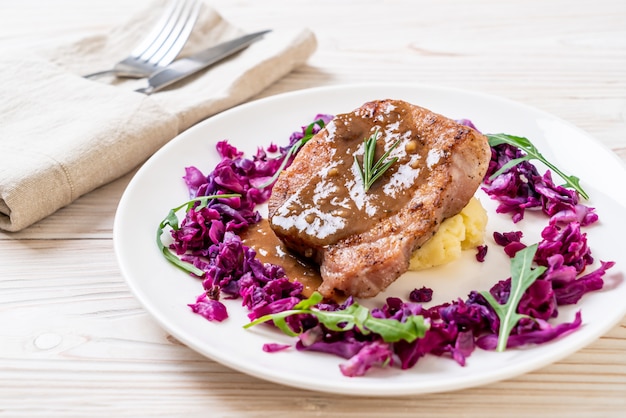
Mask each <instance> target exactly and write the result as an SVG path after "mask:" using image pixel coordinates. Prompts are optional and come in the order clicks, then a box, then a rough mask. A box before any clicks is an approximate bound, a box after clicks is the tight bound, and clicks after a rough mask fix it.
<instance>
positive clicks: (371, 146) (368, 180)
mask: <svg viewBox="0 0 626 418" xmlns="http://www.w3.org/2000/svg"><path fill="white" fill-rule="evenodd" d="M377 138H378V129H376V132H374V134H373V135H372V136H370V137H369V138H366V139H364V142H365V145H364V153H363V167H361V165H359V161H358V160H357V158H356V155H355V156H354V162H355V164H356V165H357V167H358V168H359V174H361V180H363V188H364V189H365V191H366V192H367V191H368V190H369V189H370V187H372V185H373V184H374V182H376V180H378V179H379V178H380V177H381V176H382V175H383V174H385V171H387V170H389V167H391V166H392V165H393V164H394V163H395V162H396V161H398V157H394V158H391V159H389V160H388V159H387V158H388V157H389V154H391V151H393V149H394V148H395V147H397V146H398V144H399V143H400V140H399V139H398V140H397V141H396V142H394V144H393V145H392V146H391V147H390V148H389V149H388V150H387V152H385V153H384V154H383V155H382V156H381V157H380V158H379V159H378V161H376V163H374V156H375V155H376V139H377Z"/></svg>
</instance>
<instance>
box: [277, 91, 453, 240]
mask: <svg viewBox="0 0 626 418" xmlns="http://www.w3.org/2000/svg"><path fill="white" fill-rule="evenodd" d="M407 112H408V109H407V108H406V106H403V105H401V104H399V105H394V104H391V103H388V104H387V105H386V107H385V108H384V109H383V111H382V112H378V113H377V114H376V115H375V116H374V115H372V114H368V111H367V109H365V108H362V109H360V111H359V112H353V113H349V114H342V115H338V116H336V117H335V119H334V120H333V121H331V122H330V123H329V124H328V125H327V127H326V130H327V131H328V136H327V139H326V141H325V145H327V146H328V147H329V148H330V153H331V155H332V157H333V158H332V159H331V160H330V161H329V162H328V164H327V165H324V166H322V167H319V168H318V170H317V172H316V173H314V174H313V175H312V176H311V177H310V179H309V180H308V182H307V185H306V186H305V187H301V188H300V189H299V190H298V191H297V193H295V194H293V195H292V196H290V197H289V198H288V200H287V202H285V204H284V205H282V206H281V207H280V208H278V210H277V211H276V212H275V213H274V214H273V216H272V225H273V228H274V229H277V230H279V231H280V232H281V233H282V234H296V235H299V236H300V238H301V239H303V240H306V241H308V242H312V243H315V244H316V245H322V246H323V245H328V244H332V243H335V242H337V241H339V240H341V239H343V238H345V237H347V236H350V235H354V234H359V233H362V232H364V231H367V230H368V229H370V228H371V227H372V226H373V225H374V224H376V223H377V222H378V221H379V220H380V219H381V218H386V217H389V216H391V215H393V214H395V213H397V212H398V210H400V209H401V208H402V206H403V205H404V202H406V200H407V196H411V195H412V194H413V193H414V190H415V189H416V188H417V187H419V185H420V184H421V183H423V182H424V181H425V179H426V178H427V177H428V174H429V172H430V170H431V169H432V168H433V167H434V166H435V165H436V164H437V163H438V162H439V160H440V158H441V157H442V155H440V154H439V153H438V152H436V151H431V152H428V151H426V152H424V145H423V142H422V141H421V140H420V137H419V135H418V133H417V130H415V126H414V125H411V124H410V123H409V121H410V118H407V117H406V113H407ZM373 116H374V117H373ZM376 131H379V136H378V140H377V147H376V157H375V160H377V159H379V158H380V156H381V155H382V154H383V153H385V152H386V151H387V150H388V149H389V148H390V147H391V146H392V144H394V143H395V142H396V141H397V140H400V143H399V145H398V146H397V147H396V148H394V149H393V150H392V151H391V153H390V155H389V158H393V157H397V158H398V161H397V163H396V164H394V165H392V166H391V168H390V169H389V170H388V171H387V172H386V173H385V174H384V175H383V176H382V177H381V178H380V179H379V180H378V181H376V182H375V183H374V185H373V186H372V187H371V189H370V190H369V191H368V192H365V190H364V187H363V182H362V179H361V177H360V174H359V171H358V170H359V168H358V167H357V166H356V164H355V162H354V156H356V157H357V159H358V160H359V162H361V161H362V159H363V154H364V144H363V141H364V139H365V138H368V137H370V136H371V135H373V134H374V133H375V132H376Z"/></svg>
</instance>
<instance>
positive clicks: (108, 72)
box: [83, 70, 115, 78]
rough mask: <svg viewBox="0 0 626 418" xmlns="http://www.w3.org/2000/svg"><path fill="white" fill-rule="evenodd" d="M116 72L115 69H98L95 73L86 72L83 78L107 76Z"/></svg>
mask: <svg viewBox="0 0 626 418" xmlns="http://www.w3.org/2000/svg"><path fill="white" fill-rule="evenodd" d="M114 73H115V71H113V70H104V71H97V72H95V73H91V74H85V75H84V76H83V78H100V77H102V76H105V75H107V74H114Z"/></svg>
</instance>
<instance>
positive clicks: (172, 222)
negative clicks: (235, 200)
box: [156, 194, 240, 277]
mask: <svg viewBox="0 0 626 418" xmlns="http://www.w3.org/2000/svg"><path fill="white" fill-rule="evenodd" d="M239 196H240V195H238V194H220V195H211V196H201V197H197V198H195V199H191V200H189V201H187V202H185V203H183V204H182V205H180V206H177V207H175V208H173V209H170V211H169V213H168V214H167V216H166V217H165V219H163V220H162V221H161V223H160V224H159V227H158V228H157V236H156V242H157V246H158V247H159V250H161V253H162V254H163V256H164V257H165V259H166V260H167V261H169V262H170V263H172V264H173V265H175V266H176V267H178V268H180V269H181V270H183V271H186V272H187V273H191V274H195V275H196V276H198V277H201V276H203V275H204V271H202V270H200V269H199V268H197V267H196V266H194V265H193V264H191V263H187V262H186V261H183V260H181V259H180V258H178V257H177V256H176V254H174V253H173V252H172V251H170V249H169V248H168V247H166V246H165V245H164V244H163V241H161V235H163V231H164V229H165V228H166V227H167V226H169V227H170V228H172V229H173V230H175V231H177V230H178V229H179V228H180V226H179V225H178V216H177V215H176V213H177V212H178V211H179V210H181V209H183V208H185V213H187V212H189V211H190V210H191V209H192V208H194V207H195V208H196V209H202V208H205V207H206V206H207V205H208V203H209V200H213V199H225V198H230V197H239ZM198 203H199V204H198Z"/></svg>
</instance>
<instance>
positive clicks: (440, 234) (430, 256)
mask: <svg viewBox="0 0 626 418" xmlns="http://www.w3.org/2000/svg"><path fill="white" fill-rule="evenodd" d="M486 226H487V211H485V209H484V208H483V207H482V205H481V204H480V201H479V200H478V199H476V198H475V197H473V198H472V199H471V200H470V201H469V203H468V204H467V206H465V207H464V208H463V210H462V211H461V212H460V213H459V214H458V215H455V216H453V217H451V218H448V219H446V220H445V221H443V223H442V224H441V226H440V227H439V230H438V231H437V233H435V235H434V236H433V237H432V238H431V239H429V240H428V241H426V243H425V244H424V245H422V247H421V248H419V249H418V250H416V251H415V252H414V253H413V256H412V257H411V264H410V265H409V270H413V271H416V270H424V269H427V268H431V267H436V266H440V265H443V264H447V263H449V262H451V261H454V260H456V259H458V258H459V257H460V256H461V252H462V251H463V250H469V249H472V248H476V247H478V246H479V245H482V244H483V243H484V236H485V228H486Z"/></svg>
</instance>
